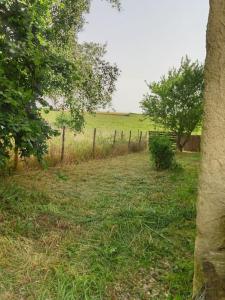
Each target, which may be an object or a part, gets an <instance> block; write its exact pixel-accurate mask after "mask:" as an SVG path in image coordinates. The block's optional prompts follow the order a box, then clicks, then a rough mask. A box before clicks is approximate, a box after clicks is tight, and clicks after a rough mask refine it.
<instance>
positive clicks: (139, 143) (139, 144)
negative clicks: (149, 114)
mask: <svg viewBox="0 0 225 300" xmlns="http://www.w3.org/2000/svg"><path fill="white" fill-rule="evenodd" d="M141 138H142V131H140V137H139V142H138V146H139V149H140V146H141Z"/></svg>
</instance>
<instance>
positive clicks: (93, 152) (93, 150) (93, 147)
mask: <svg viewBox="0 0 225 300" xmlns="http://www.w3.org/2000/svg"><path fill="white" fill-rule="evenodd" d="M95 144H96V128H94V134H93V145H92V155H93V157H95Z"/></svg>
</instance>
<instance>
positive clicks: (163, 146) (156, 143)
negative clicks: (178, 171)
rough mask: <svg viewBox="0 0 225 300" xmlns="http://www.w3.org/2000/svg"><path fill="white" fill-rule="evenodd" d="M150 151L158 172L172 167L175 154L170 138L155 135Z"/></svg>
mask: <svg viewBox="0 0 225 300" xmlns="http://www.w3.org/2000/svg"><path fill="white" fill-rule="evenodd" d="M149 151H150V153H151V157H152V160H153V161H154V165H155V167H156V169H157V170H165V169H169V168H171V167H172V165H173V163H174V156H175V152H174V149H173V144H172V142H171V141H170V139H169V137H168V136H165V135H155V136H153V137H151V138H150V140H149Z"/></svg>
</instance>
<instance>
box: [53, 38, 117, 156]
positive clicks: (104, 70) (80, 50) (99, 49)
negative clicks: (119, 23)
mask: <svg viewBox="0 0 225 300" xmlns="http://www.w3.org/2000/svg"><path fill="white" fill-rule="evenodd" d="M74 49H75V55H74V58H75V64H76V66H77V70H78V74H80V79H81V80H80V81H79V82H78V83H77V84H76V85H74V89H73V91H72V97H68V98H65V97H64V98H62V96H60V98H59V99H58V97H57V96H59V95H57V93H56V95H54V96H55V101H54V106H55V107H57V108H58V110H60V111H61V112H60V114H59V115H58V116H57V119H56V125H57V127H58V128H60V129H61V130H62V148H61V149H62V150H61V161H63V159H64V144H65V131H66V128H68V129H71V130H73V131H74V132H80V131H81V130H82V128H83V127H84V125H85V119H84V113H85V112H89V113H93V112H95V111H96V110H97V109H98V108H102V107H103V108H105V107H106V106H107V105H109V104H110V103H111V99H112V94H113V92H114V91H115V89H116V86H115V82H116V80H117V77H118V76H119V70H118V68H117V66H116V65H111V64H110V63H108V62H107V61H105V60H104V55H105V53H106V47H105V45H103V46H102V45H99V44H96V43H84V44H81V45H80V44H76V45H74Z"/></svg>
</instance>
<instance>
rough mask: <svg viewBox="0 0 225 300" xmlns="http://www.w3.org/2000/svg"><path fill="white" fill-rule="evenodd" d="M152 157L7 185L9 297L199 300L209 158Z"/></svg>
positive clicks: (3, 274)
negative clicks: (201, 195)
mask: <svg viewBox="0 0 225 300" xmlns="http://www.w3.org/2000/svg"><path fill="white" fill-rule="evenodd" d="M177 161H178V162H179V165H180V166H179V167H177V168H176V169H174V170H170V171H163V172H156V171H155V170H154V168H153V166H152V165H151V164H150V161H149V155H148V153H138V154H129V155H126V156H120V157H116V158H109V159H104V160H95V161H89V162H86V163H81V164H78V165H71V166H65V167H62V168H51V169H46V170H36V171H21V172H20V173H17V174H15V175H14V176H11V177H8V178H6V179H4V180H3V179H1V182H0V223H1V224H0V225H1V226H0V233H1V235H0V243H1V247H0V299H2V300H5V299H7V300H12V299H13V300H14V299H16V300H22V299H29V300H31V299H32V300H50V299H51V300H53V299H54V300H55V299H56V300H62V299H63V300H73V299H76V300H79V299H80V300H83V299H87V300H100V299H112V300H117V299H118V300H128V299H129V300H134V299H135V300H138V299H146V300H147V299H156V300H160V299H163V300H165V299H170V300H172V299H174V300H175V299H177V300H178V299H184V300H187V299H189V298H190V295H191V282H192V275H193V264H192V260H193V245H194V234H195V221H194V219H195V199H196V187H197V175H198V164H199V155H198V154H190V153H183V154H181V155H178V157H177Z"/></svg>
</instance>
